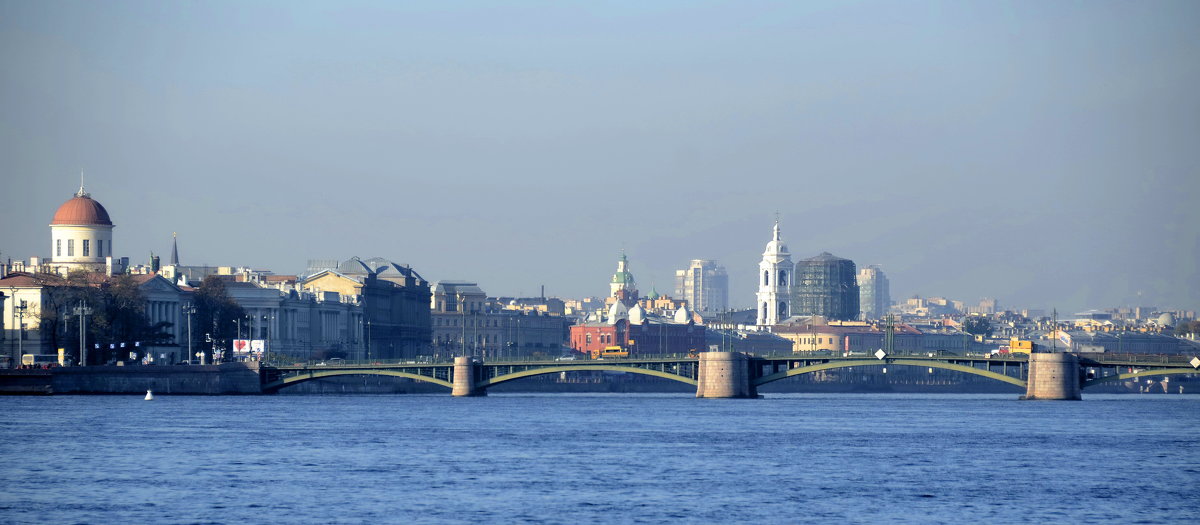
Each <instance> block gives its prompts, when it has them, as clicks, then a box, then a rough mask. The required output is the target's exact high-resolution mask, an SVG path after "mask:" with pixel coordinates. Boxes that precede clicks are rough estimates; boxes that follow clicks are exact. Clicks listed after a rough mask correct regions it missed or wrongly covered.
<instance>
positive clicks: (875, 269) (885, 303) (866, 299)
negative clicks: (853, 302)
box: [858, 264, 892, 320]
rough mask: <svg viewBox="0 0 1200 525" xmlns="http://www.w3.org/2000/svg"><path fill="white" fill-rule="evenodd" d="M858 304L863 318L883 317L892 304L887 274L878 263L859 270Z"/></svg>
mask: <svg viewBox="0 0 1200 525" xmlns="http://www.w3.org/2000/svg"><path fill="white" fill-rule="evenodd" d="M858 304H859V308H860V309H861V310H862V318H863V319H866V320H869V319H882V318H883V316H884V315H887V311H888V308H889V307H890V306H891V305H892V298H891V295H890V290H889V283H888V278H887V275H884V273H883V270H881V269H880V268H879V266H877V265H874V264H872V265H870V266H868V267H866V268H863V269H861V270H859V271H858Z"/></svg>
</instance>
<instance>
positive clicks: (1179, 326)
mask: <svg viewBox="0 0 1200 525" xmlns="http://www.w3.org/2000/svg"><path fill="white" fill-rule="evenodd" d="M1188 334H1200V321H1180V322H1178V323H1175V335H1177V336H1181V337H1182V336H1185V335H1188Z"/></svg>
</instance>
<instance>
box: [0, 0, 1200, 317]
mask: <svg viewBox="0 0 1200 525" xmlns="http://www.w3.org/2000/svg"><path fill="white" fill-rule="evenodd" d="M450 4H451V3H449V2H422V3H403V2H395V1H386V2H367V3H359V2H317V3H302V2H295V1H287V2H207V1H206V2H161V1H155V2H58V1H50V2H30V1H15V2H14V1H6V0H3V1H0V67H2V69H0V174H2V177H3V179H2V185H0V232H2V233H0V254H2V255H0V256H3V257H5V258H8V257H12V258H14V259H17V258H19V259H27V258H28V257H29V256H32V255H40V256H46V255H49V253H48V252H49V250H50V240H49V239H50V235H49V228H48V227H47V225H48V224H49V222H50V218H51V216H52V214H53V212H54V210H55V209H56V208H57V206H58V205H59V204H61V203H62V202H63V201H65V200H66V199H68V198H69V197H71V194H72V193H73V192H74V191H75V190H76V188H77V186H78V177H79V170H80V169H81V168H83V169H84V170H85V171H86V177H87V187H88V190H89V191H90V192H91V193H92V195H93V197H95V198H96V199H97V200H99V201H100V202H101V203H103V204H104V205H105V207H107V208H108V211H109V213H110V214H111V215H112V218H113V221H114V222H115V223H116V224H117V228H116V230H115V233H114V236H115V248H116V252H117V255H124V256H129V257H130V258H131V259H133V260H134V261H136V262H144V261H146V260H147V259H148V257H149V254H150V252H151V251H154V252H156V253H159V254H162V255H164V256H165V255H167V254H168V253H169V250H170V240H171V232H173V231H177V232H179V242H180V251H181V257H182V259H183V263H184V264H213V265H217V264H220V265H251V266H254V267H261V268H269V269H272V270H274V271H276V272H277V273H297V272H300V271H302V270H303V269H304V267H305V264H306V261H307V260H308V259H310V258H339V259H345V258H348V257H350V256H353V255H358V256H361V257H364V258H365V257H370V256H382V257H387V258H390V259H393V260H395V261H398V262H401V263H409V264H412V265H413V266H414V267H415V268H416V269H417V271H418V272H420V273H421V274H422V275H424V276H425V277H427V278H429V279H431V280H437V279H467V280H473V281H477V282H479V283H480V285H481V286H482V287H483V288H484V290H486V291H487V292H488V293H489V294H492V295H512V294H519V293H523V294H526V295H534V294H536V293H537V290H538V286H539V285H542V284H544V285H545V286H546V290H547V293H548V294H551V295H564V296H585V295H604V294H606V293H607V282H608V279H609V278H610V277H611V275H612V273H613V270H614V269H615V265H616V258H617V256H618V254H619V253H620V251H621V249H622V248H624V249H625V250H626V251H627V253H628V254H629V257H630V264H631V270H632V271H633V273H634V275H635V276H636V278H637V280H638V283H639V285H640V288H642V289H643V290H646V291H648V290H649V289H650V288H651V286H652V285H657V289H658V290H659V291H660V292H666V293H670V292H671V289H672V288H673V275H674V273H673V270H674V269H676V268H682V267H683V266H685V265H686V264H687V262H688V261H689V260H690V259H693V258H712V259H717V260H718V261H720V262H721V263H722V264H723V265H725V266H726V267H727V268H728V269H729V272H730V281H731V283H730V288H731V298H732V302H733V303H734V304H735V305H737V306H750V305H751V304H753V293H754V290H755V281H754V278H755V273H756V272H755V270H756V268H757V264H758V261H759V259H760V257H761V254H762V251H763V247H764V245H765V244H766V242H767V241H768V240H770V232H771V225H772V223H773V221H774V217H775V213H776V212H778V213H779V214H780V216H781V218H782V229H783V235H784V239H785V240H786V241H787V243H788V244H789V246H790V247H791V251H792V253H793V258H794V259H797V260H798V259H801V258H804V257H809V256H812V255H816V254H817V253H820V252H822V251H829V252H832V253H834V254H836V255H839V256H843V257H848V258H851V259H853V260H854V261H856V262H857V263H858V264H859V265H860V266H862V265H866V264H872V263H873V264H880V265H882V267H883V269H884V271H885V272H886V273H887V274H888V275H889V276H890V278H891V280H892V296H893V298H902V297H905V296H910V295H912V294H921V295H925V296H931V295H942V296H947V297H951V298H955V299H960V300H965V301H968V302H974V301H977V300H979V299H980V298H982V297H995V298H997V299H999V301H1000V304H1001V307H1033V308H1050V307H1058V308H1059V309H1060V311H1078V310H1080V309H1084V308H1094V307H1108V306H1117V305H1134V304H1142V305H1159V306H1171V307H1186V308H1200V264H1198V259H1200V257H1198V256H1200V233H1198V232H1200V211H1198V209H1200V208H1198V203H1200V167H1198V166H1200V96H1198V95H1197V93H1200V31H1197V27H1200V2H1195V1H1180V2H1167V1H1145V2H1102V1H1088V2H1066V1H1055V2H1043V1H1029V2H996V1H988V2H964V1H952V2H945V3H941V2H935V3H926V2H891V1H887V2H846V1H841V2H828V3H825V2H790V1H789V2H745V1H739V2H727V3H726V2H678V3H676V2H643V1H636V2H579V3H568V2H528V3H524V2H504V4H506V5H505V6H503V7H501V6H499V5H497V4H499V3H497V2H479V3H471V2H454V3H452V4H453V5H450ZM164 258H165V257H164Z"/></svg>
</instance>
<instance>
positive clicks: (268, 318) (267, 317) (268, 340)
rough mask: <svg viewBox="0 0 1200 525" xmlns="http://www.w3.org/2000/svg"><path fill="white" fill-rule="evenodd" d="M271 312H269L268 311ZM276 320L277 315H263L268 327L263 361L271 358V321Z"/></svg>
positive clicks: (264, 338) (264, 341)
mask: <svg viewBox="0 0 1200 525" xmlns="http://www.w3.org/2000/svg"><path fill="white" fill-rule="evenodd" d="M268 311H269V310H268ZM274 319H275V314H273V313H271V314H263V316H262V320H263V324H265V325H267V326H266V329H267V333H266V334H264V335H263V361H266V360H267V359H269V358H270V357H271V321H273V320H274Z"/></svg>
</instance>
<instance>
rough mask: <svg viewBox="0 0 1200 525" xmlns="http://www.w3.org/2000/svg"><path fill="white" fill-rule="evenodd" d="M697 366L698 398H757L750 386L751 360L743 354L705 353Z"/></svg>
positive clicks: (756, 393) (754, 390)
mask: <svg viewBox="0 0 1200 525" xmlns="http://www.w3.org/2000/svg"><path fill="white" fill-rule="evenodd" d="M696 366H697V370H696V371H697V376H698V378H697V382H696V397H710V398H757V397H758V391H757V389H755V388H754V386H753V385H752V384H750V359H749V358H748V357H746V354H743V353H741V352H703V353H701V354H700V362H699V363H698V364H697V365H696Z"/></svg>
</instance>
